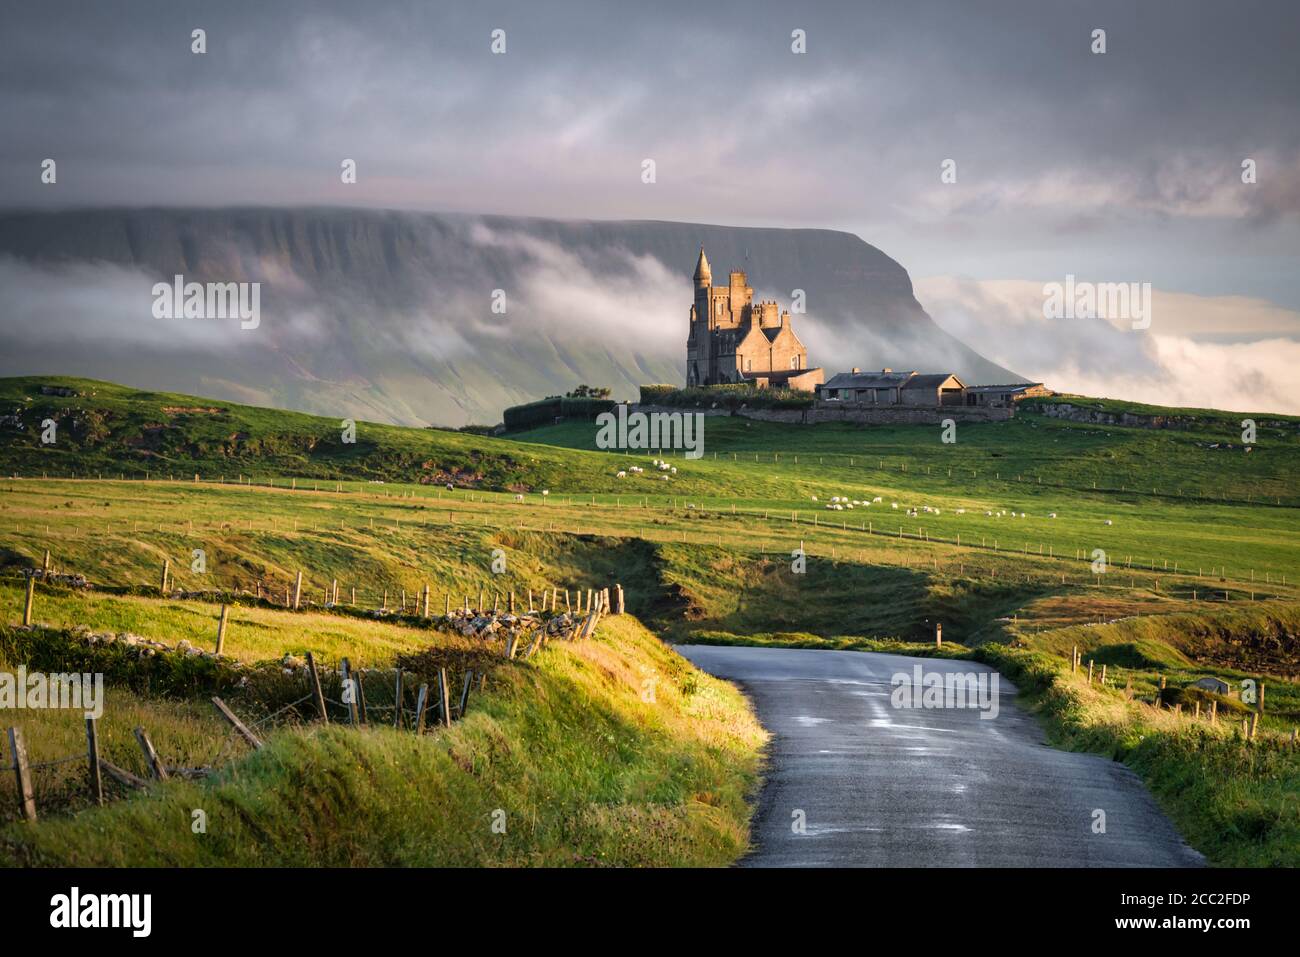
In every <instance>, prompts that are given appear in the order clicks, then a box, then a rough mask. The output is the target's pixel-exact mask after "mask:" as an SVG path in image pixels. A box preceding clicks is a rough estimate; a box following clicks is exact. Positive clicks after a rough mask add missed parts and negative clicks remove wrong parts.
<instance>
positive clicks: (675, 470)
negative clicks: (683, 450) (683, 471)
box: [672, 465, 677, 475]
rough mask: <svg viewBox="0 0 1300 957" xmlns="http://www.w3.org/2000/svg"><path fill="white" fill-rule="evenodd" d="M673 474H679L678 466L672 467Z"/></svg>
mask: <svg viewBox="0 0 1300 957" xmlns="http://www.w3.org/2000/svg"><path fill="white" fill-rule="evenodd" d="M672 473H673V474H674V475H676V474H677V466H675V465H674V466H673V467H672Z"/></svg>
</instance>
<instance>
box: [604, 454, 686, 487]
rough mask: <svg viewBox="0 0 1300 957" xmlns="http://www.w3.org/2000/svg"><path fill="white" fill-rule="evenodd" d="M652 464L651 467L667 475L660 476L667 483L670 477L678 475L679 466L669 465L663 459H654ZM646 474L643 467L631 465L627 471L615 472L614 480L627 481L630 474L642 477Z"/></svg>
mask: <svg viewBox="0 0 1300 957" xmlns="http://www.w3.org/2000/svg"><path fill="white" fill-rule="evenodd" d="M650 464H651V466H652V467H654V468H655V469H656V470H657V471H659V472H664V473H666V474H664V475H660V476H659V477H660V478H661V479H663V480H664V481H665V482H667V481H668V478H669V476H672V475H676V474H677V466H675V465H669V464H668V463H667V462H665V461H663V460H661V459H654V460H653V461H651V463H650ZM644 473H645V469H643V468H641V466H639V465H629V466H628V467H627V469H626V470H623V469H620V470H619V471H617V472H615V473H614V478H621V479H625V478H627V477H628V475H629V474H632V475H642V474H644ZM650 478H654V476H653V475H652V476H650Z"/></svg>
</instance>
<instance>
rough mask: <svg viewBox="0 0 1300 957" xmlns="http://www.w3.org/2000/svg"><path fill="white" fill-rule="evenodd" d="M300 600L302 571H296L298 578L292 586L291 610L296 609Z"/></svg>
mask: <svg viewBox="0 0 1300 957" xmlns="http://www.w3.org/2000/svg"><path fill="white" fill-rule="evenodd" d="M301 602H302V572H301V571H299V572H298V578H297V580H296V581H295V583H294V586H293V610H294V611H297V610H298V606H299V605H300V604H301Z"/></svg>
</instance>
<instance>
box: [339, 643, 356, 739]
mask: <svg viewBox="0 0 1300 957" xmlns="http://www.w3.org/2000/svg"><path fill="white" fill-rule="evenodd" d="M339 667H340V669H341V671H342V674H343V703H344V704H345V705H347V706H348V721H349V723H351V724H356V723H357V692H356V688H355V687H353V688H349V686H348V682H349V681H350V680H351V678H352V665H351V664H350V663H349V662H348V659H346V658H344V659H343V660H342V661H341V662H339ZM349 692H350V693H349ZM349 698H351V699H352V700H351V701H349V700H348V699H349Z"/></svg>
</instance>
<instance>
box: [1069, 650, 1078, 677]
mask: <svg viewBox="0 0 1300 957" xmlns="http://www.w3.org/2000/svg"><path fill="white" fill-rule="evenodd" d="M1078 670H1079V646H1078V645H1075V646H1074V647H1073V648H1072V649H1071V650H1070V674H1074V673H1075V672H1076V671H1078Z"/></svg>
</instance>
